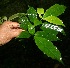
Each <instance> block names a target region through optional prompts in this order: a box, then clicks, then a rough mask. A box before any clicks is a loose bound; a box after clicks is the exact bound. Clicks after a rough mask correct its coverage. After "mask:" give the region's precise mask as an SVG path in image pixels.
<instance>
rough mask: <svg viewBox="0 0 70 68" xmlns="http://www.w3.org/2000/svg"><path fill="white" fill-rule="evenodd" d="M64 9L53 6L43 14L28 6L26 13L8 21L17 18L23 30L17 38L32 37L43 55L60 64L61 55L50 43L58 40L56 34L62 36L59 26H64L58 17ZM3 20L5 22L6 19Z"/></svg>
mask: <svg viewBox="0 0 70 68" xmlns="http://www.w3.org/2000/svg"><path fill="white" fill-rule="evenodd" d="M65 9H66V7H65V6H64V5H59V4H55V5H53V6H51V7H50V8H49V9H47V10H46V11H45V12H44V9H43V8H37V11H36V10H35V9H34V8H33V7H30V6H29V9H28V10H27V13H17V14H14V15H12V16H11V17H9V19H8V20H13V19H15V18H17V17H18V19H19V20H18V22H20V27H21V28H22V29H24V30H25V32H22V33H21V34H20V35H19V36H18V37H17V38H29V37H30V36H31V35H33V36H34V40H35V43H36V45H37V46H38V48H39V49H40V50H41V51H42V52H43V53H44V54H46V55H47V56H48V57H51V58H52V59H56V60H58V61H59V62H62V57H61V53H60V51H59V50H58V49H57V47H56V46H54V45H53V43H52V41H57V40H60V39H59V38H58V37H57V34H58V32H61V33H63V34H64V30H63V28H61V26H64V27H65V25H64V24H63V22H62V20H60V19H59V18H58V16H59V15H61V14H62V13H64V11H65ZM3 19H4V20H7V18H6V17H4V18H3ZM3 19H1V20H0V21H2V20H3ZM36 27H38V29H37V28H36Z"/></svg>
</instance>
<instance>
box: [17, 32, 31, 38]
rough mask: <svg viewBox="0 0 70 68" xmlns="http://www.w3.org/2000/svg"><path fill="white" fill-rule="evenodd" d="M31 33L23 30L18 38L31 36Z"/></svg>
mask: <svg viewBox="0 0 70 68" xmlns="http://www.w3.org/2000/svg"><path fill="white" fill-rule="evenodd" d="M29 37H30V34H29V32H28V31H23V32H21V34H20V35H19V36H18V37H17V38H29Z"/></svg>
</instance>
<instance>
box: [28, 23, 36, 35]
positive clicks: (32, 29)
mask: <svg viewBox="0 0 70 68" xmlns="http://www.w3.org/2000/svg"><path fill="white" fill-rule="evenodd" d="M28 31H29V33H30V34H32V35H33V34H34V33H35V26H34V25H32V24H31V23H29V24H28Z"/></svg>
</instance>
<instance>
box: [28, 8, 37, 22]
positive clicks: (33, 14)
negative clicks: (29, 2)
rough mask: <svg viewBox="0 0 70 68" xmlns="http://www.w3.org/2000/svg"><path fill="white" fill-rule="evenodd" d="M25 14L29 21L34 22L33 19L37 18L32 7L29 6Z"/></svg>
mask: <svg viewBox="0 0 70 68" xmlns="http://www.w3.org/2000/svg"><path fill="white" fill-rule="evenodd" d="M27 14H28V17H29V19H30V21H31V22H34V20H35V19H36V18H37V13H36V10H35V9H34V8H33V7H29V9H28V10H27Z"/></svg>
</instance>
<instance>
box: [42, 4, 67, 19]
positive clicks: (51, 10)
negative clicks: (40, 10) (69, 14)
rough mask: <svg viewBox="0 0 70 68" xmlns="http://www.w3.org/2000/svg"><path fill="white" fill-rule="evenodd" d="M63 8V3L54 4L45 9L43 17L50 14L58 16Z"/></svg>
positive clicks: (62, 11)
mask: <svg viewBox="0 0 70 68" xmlns="http://www.w3.org/2000/svg"><path fill="white" fill-rule="evenodd" d="M65 9H66V7H65V6H64V5H59V4H55V5H53V6H51V7H50V8H49V9H47V10H46V12H45V14H44V16H43V18H45V17H48V16H51V15H52V16H59V15H61V14H62V13H64V11H65Z"/></svg>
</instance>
